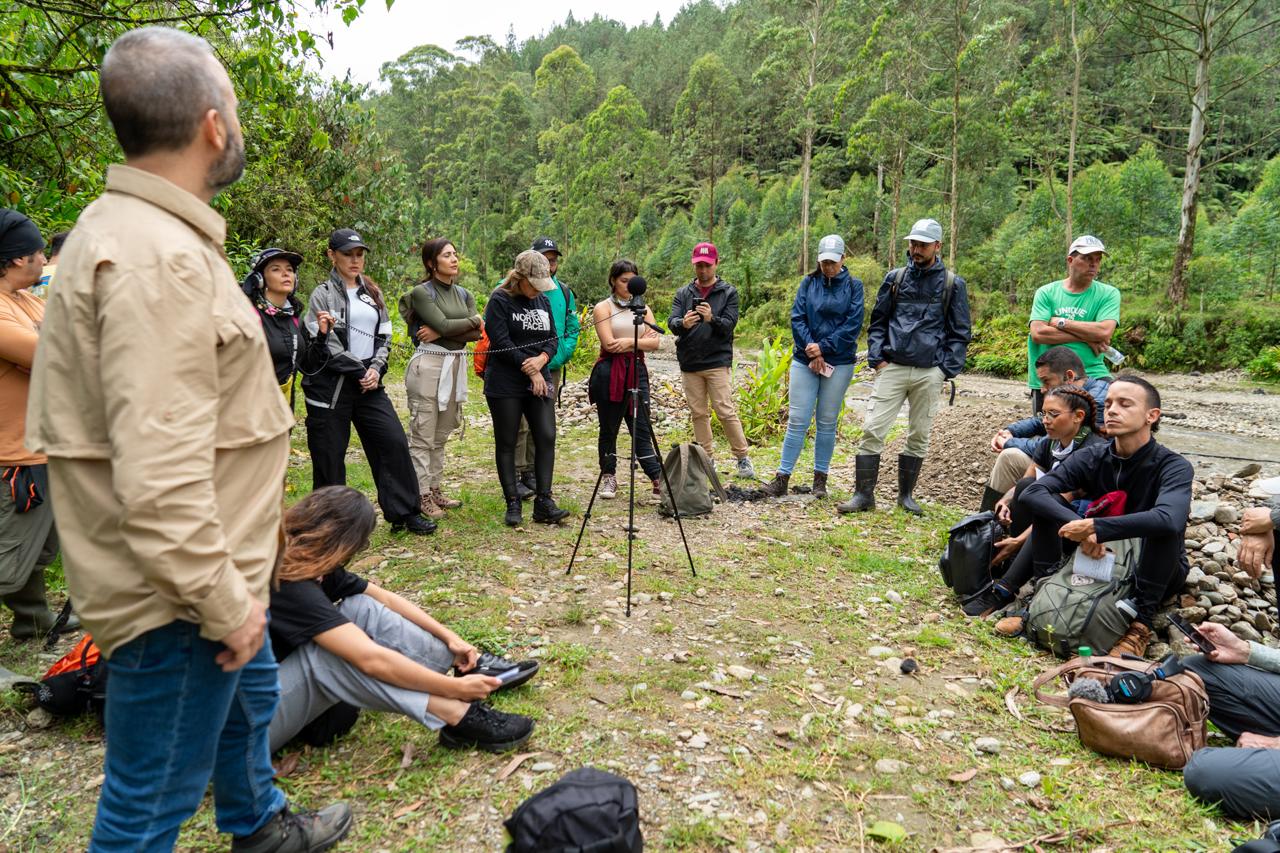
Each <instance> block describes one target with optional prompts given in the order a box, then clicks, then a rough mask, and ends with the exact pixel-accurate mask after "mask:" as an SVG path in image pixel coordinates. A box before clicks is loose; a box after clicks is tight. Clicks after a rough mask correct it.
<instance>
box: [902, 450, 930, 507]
mask: <svg viewBox="0 0 1280 853" xmlns="http://www.w3.org/2000/svg"><path fill="white" fill-rule="evenodd" d="M923 464H924V457H922V456H907V455H905V454H902V455H899V456H898V506H900V507H902V508H903V509H905V510H906V511H907V512H909V513H911V514H912V515H924V510H923V509H921V508H920V504H918V503H916V502H915V499H914V498H912V497H911V492H912V491H913V490H914V489H915V487H916V480H918V479H919V478H920V466H921V465H923Z"/></svg>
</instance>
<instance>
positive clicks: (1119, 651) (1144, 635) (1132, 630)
mask: <svg viewBox="0 0 1280 853" xmlns="http://www.w3.org/2000/svg"><path fill="white" fill-rule="evenodd" d="M1150 643H1151V629H1150V628H1148V627H1147V626H1146V625H1144V624H1142V623H1141V622H1130V623H1129V630H1128V631H1126V632H1125V635H1124V636H1123V637H1121V638H1120V639H1119V640H1116V644H1115V645H1114V646H1112V647H1111V651H1109V652H1107V654H1108V655H1110V656H1111V657H1120V655H1125V654H1128V655H1134V656H1136V657H1142V656H1143V655H1144V654H1146V653H1147V646H1148V645H1149V644H1150Z"/></svg>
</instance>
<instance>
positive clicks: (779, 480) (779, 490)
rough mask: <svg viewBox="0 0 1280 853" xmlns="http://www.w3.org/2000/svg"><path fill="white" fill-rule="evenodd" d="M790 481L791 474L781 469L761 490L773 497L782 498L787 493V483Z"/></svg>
mask: <svg viewBox="0 0 1280 853" xmlns="http://www.w3.org/2000/svg"><path fill="white" fill-rule="evenodd" d="M790 482H791V475H790V474H783V473H782V472H781V471H779V472H778V473H776V474H774V475H773V479H772V480H770V481H769V482H768V483H766V484H765V485H764V488H762V489H761V490H760V491H762V492H764V493H765V494H766V495H768V496H769V497H771V498H780V497H782V496H783V495H785V494H786V493H787V484H788V483H790Z"/></svg>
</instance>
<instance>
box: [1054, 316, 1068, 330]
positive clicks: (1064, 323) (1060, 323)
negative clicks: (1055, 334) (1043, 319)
mask: <svg viewBox="0 0 1280 853" xmlns="http://www.w3.org/2000/svg"><path fill="white" fill-rule="evenodd" d="M1053 325H1055V326H1057V327H1058V329H1059V330H1062V329H1065V328H1066V327H1067V321H1066V320H1065V319H1063V318H1062V317H1059V318H1058V322H1056V323H1054V324H1053Z"/></svg>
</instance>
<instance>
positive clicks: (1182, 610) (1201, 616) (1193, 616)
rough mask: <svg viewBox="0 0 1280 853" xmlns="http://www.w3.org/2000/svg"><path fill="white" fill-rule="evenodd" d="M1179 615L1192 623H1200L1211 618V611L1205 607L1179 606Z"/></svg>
mask: <svg viewBox="0 0 1280 853" xmlns="http://www.w3.org/2000/svg"><path fill="white" fill-rule="evenodd" d="M1178 615H1179V616H1181V617H1182V618H1183V619H1186V620H1187V621H1188V622H1190V623H1191V624H1192V625H1196V624H1199V623H1200V622H1203V621H1204V620H1205V619H1207V618H1209V612H1208V611H1207V610H1205V609H1204V608H1203V607H1179V608H1178Z"/></svg>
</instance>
